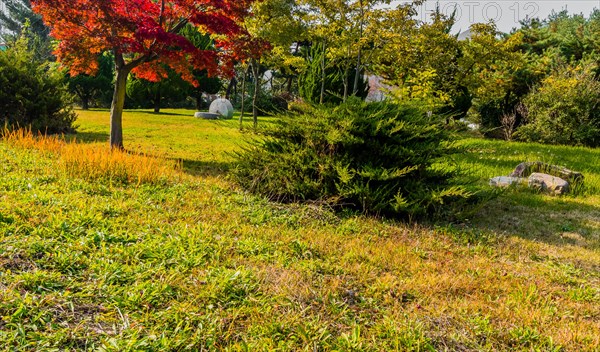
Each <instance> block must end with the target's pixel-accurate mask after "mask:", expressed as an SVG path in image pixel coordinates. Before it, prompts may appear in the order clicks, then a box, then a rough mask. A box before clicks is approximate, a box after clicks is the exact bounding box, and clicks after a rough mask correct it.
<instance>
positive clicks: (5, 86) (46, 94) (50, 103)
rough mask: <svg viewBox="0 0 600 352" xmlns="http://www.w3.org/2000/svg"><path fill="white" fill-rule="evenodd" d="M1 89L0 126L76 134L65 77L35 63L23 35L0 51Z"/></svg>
mask: <svg viewBox="0 0 600 352" xmlns="http://www.w3.org/2000/svg"><path fill="white" fill-rule="evenodd" d="M0 87H1V88H2V89H0V124H2V125H8V126H20V127H31V129H32V130H33V131H41V132H48V133H64V132H73V130H74V128H73V122H74V121H75V118H76V115H75V113H74V112H73V109H72V106H71V104H72V96H71V95H70V94H69V93H68V91H67V88H66V86H65V84H64V76H63V74H62V73H60V72H59V71H58V70H56V69H53V68H51V67H49V65H48V64H44V63H40V62H38V61H37V60H35V58H34V55H33V53H32V52H30V51H29V50H28V44H27V39H26V38H25V37H24V36H23V37H22V38H21V39H19V40H17V41H16V43H15V44H14V45H13V46H11V47H10V48H9V49H8V50H6V51H3V52H0Z"/></svg>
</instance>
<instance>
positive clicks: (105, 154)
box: [3, 129, 181, 184]
mask: <svg viewBox="0 0 600 352" xmlns="http://www.w3.org/2000/svg"><path fill="white" fill-rule="evenodd" d="M3 138H4V139H5V140H6V142H7V143H9V144H11V145H14V146H18V147H21V148H29V149H37V150H40V151H42V152H50V153H54V154H56V155H57V156H58V157H59V166H60V168H61V169H62V170H63V171H64V172H65V173H66V174H67V175H68V176H71V177H77V178H83V179H87V180H98V179H106V180H109V181H111V182H122V183H136V184H141V183H160V182H164V181H167V180H170V179H173V178H175V177H176V176H177V175H178V174H179V173H180V169H181V165H180V163H178V162H175V161H171V160H166V159H165V158H160V157H154V156H147V155H143V154H137V153H128V152H126V151H123V150H111V149H109V148H108V146H106V145H104V146H100V145H86V144H81V143H77V142H76V141H75V140H73V141H71V142H67V141H65V140H64V138H62V137H59V136H56V135H54V136H48V135H41V134H40V135H34V134H33V132H32V131H31V130H27V129H18V130H13V131H11V130H4V133H3Z"/></svg>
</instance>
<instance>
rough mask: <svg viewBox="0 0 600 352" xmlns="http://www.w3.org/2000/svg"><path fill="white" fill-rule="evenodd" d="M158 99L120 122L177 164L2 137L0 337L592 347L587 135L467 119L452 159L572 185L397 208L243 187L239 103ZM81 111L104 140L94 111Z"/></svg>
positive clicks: (198, 346) (73, 343) (296, 346)
mask: <svg viewBox="0 0 600 352" xmlns="http://www.w3.org/2000/svg"><path fill="white" fill-rule="evenodd" d="M168 112H169V114H170V115H153V114H151V113H148V112H145V111H135V112H131V111H128V112H126V113H125V116H124V124H125V142H126V147H127V148H129V149H130V150H133V151H137V152H144V153H147V154H153V153H156V155H163V156H164V157H166V158H171V159H178V160H183V169H184V171H188V175H183V176H181V177H180V178H179V179H178V182H169V183H141V184H139V185H138V184H135V183H134V184H122V183H115V182H109V181H107V180H105V179H94V180H89V179H86V178H85V177H73V176H70V175H68V174H66V173H65V172H64V171H63V170H62V169H61V168H60V167H59V165H60V157H55V156H54V154H51V153H45V152H43V151H40V150H37V149H31V148H21V147H17V146H13V145H10V144H7V143H5V142H2V143H0V159H2V160H1V165H2V166H0V267H1V270H0V346H2V347H1V348H4V349H5V350H11V351H24V350H36V351H49V350H104V351H140V350H147V351H180V350H202V349H204V350H229V351H261V350H263V351H267V350H281V351H284V350H285V351H287V350H309V351H313V350H323V351H324V350H339V351H350V350H355V351H384V350H385V351H393V350H400V351H428V350H449V351H461V350H463V351H466V350H473V351H486V350H487V351H495V350H506V351H508V350H510V351H513V350H524V351H532V350H539V351H553V350H565V351H567V350H568V351H571V350H577V351H586V350H587V351H595V350H598V349H600V335H599V334H598V331H599V330H600V308H599V307H600V250H599V248H600V246H599V244H600V237H599V234H600V223H599V219H600V214H599V211H598V205H599V204H598V203H599V201H600V197H599V194H598V180H600V170H598V168H599V166H597V165H594V163H593V160H600V151H597V150H591V149H583V148H566V147H547V146H541V145H535V144H507V143H504V142H499V141H483V140H478V139H467V140H465V141H463V142H462V143H466V144H468V145H469V146H470V147H472V148H473V149H475V153H473V154H468V155H463V156H460V158H459V160H458V162H459V163H460V165H463V166H464V167H466V168H468V169H470V170H472V173H473V174H475V175H476V176H477V177H478V179H479V183H480V185H481V186H483V185H484V184H485V183H486V182H487V178H489V177H492V176H497V175H501V174H508V173H509V172H510V171H511V169H512V168H513V167H514V166H516V164H518V163H519V162H521V161H526V160H539V159H541V160H542V161H551V162H555V163H558V164H563V165H565V166H568V167H571V168H573V169H575V170H578V171H582V172H584V174H585V176H586V182H587V184H588V188H587V189H586V190H585V191H584V193H582V194H579V195H577V196H566V197H547V196H544V195H540V194H536V193H532V192H526V191H525V192H524V191H514V190H509V191H507V192H506V193H504V194H503V195H501V196H500V197H499V198H497V199H495V200H494V201H492V202H491V203H489V204H486V205H485V206H484V207H483V208H482V209H480V210H479V211H478V212H477V213H476V214H474V216H473V218H472V219H469V220H468V221H465V222H464V223H460V224H437V225H424V224H421V225H417V224H411V225H408V224H403V223H396V222H394V221H390V220H384V219H377V218H373V217H365V216H362V215H360V214H336V213H333V212H331V211H330V210H328V209H324V208H320V207H316V206H313V205H295V204H291V205H280V204H274V203H269V202H266V201H265V200H263V199H261V198H257V197H254V196H251V195H248V194H245V193H243V192H241V191H240V190H238V189H236V188H235V187H234V186H233V185H231V184H230V183H229V181H228V180H227V175H226V169H227V167H228V165H229V163H230V162H231V158H230V156H229V154H228V153H229V152H231V151H233V150H235V148H237V147H238V146H239V145H240V143H243V141H244V140H245V139H247V138H248V136H247V135H245V134H242V133H240V132H239V131H238V130H237V123H236V121H205V120H195V119H193V118H192V117H188V116H189V112H182V111H179V110H176V111H168ZM266 121H268V120H263V121H261V122H263V123H264V122H266ZM78 123H79V124H80V134H79V135H78V136H77V139H78V140H81V141H85V142H87V143H92V144H95V143H105V140H106V136H107V133H108V131H107V126H108V114H107V113H106V111H91V112H80V119H79V121H78ZM206 170H209V171H206Z"/></svg>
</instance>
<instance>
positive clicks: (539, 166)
mask: <svg viewBox="0 0 600 352" xmlns="http://www.w3.org/2000/svg"><path fill="white" fill-rule="evenodd" d="M533 173H544V174H548V175H552V176H555V177H560V178H562V179H563V180H566V181H567V182H569V183H572V184H577V183H581V182H583V175H582V174H581V173H580V172H576V171H572V170H569V169H567V168H564V167H561V166H556V165H550V164H546V163H543V162H541V161H534V162H525V163H521V164H519V165H517V167H516V168H515V171H513V173H512V174H510V176H512V177H529V176H530V175H531V174H533Z"/></svg>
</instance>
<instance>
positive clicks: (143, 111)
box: [125, 110, 194, 117]
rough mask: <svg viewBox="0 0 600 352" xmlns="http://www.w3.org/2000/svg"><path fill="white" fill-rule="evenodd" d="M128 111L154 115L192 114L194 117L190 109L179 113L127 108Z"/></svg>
mask: <svg viewBox="0 0 600 352" xmlns="http://www.w3.org/2000/svg"><path fill="white" fill-rule="evenodd" d="M128 112H135V113H137V114H146V115H153V116H191V117H194V115H193V114H191V115H190V113H189V112H188V111H186V112H185V113H178V112H162V111H161V112H154V111H147V110H126V111H125V113H128Z"/></svg>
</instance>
